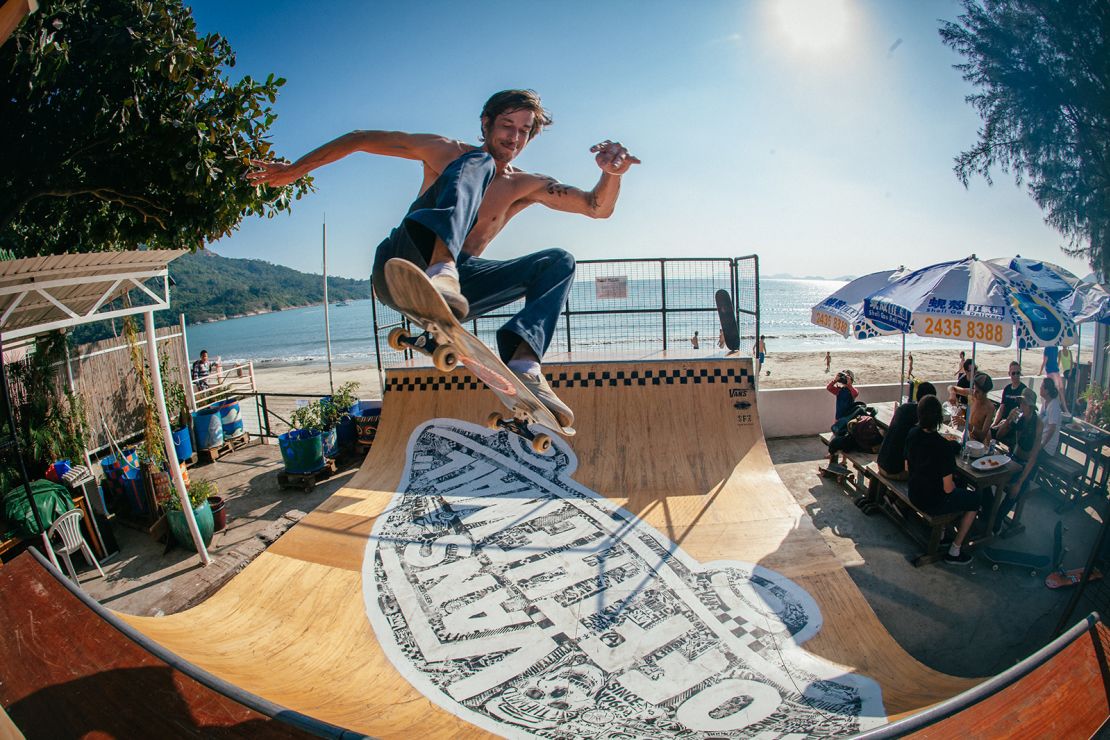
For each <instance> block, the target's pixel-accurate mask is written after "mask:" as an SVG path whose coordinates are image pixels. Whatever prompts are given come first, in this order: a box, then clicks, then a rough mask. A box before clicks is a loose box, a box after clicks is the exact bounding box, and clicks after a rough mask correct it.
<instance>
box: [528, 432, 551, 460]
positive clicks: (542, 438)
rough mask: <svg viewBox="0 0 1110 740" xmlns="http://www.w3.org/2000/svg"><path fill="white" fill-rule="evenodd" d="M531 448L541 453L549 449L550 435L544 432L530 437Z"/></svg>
mask: <svg viewBox="0 0 1110 740" xmlns="http://www.w3.org/2000/svg"><path fill="white" fill-rule="evenodd" d="M532 449H533V450H535V451H536V452H538V453H540V454H541V455H542V454H543V453H545V452H547V451H548V450H550V449H551V437H548V436H547V435H546V434H537V435H536V436H535V437H533V438H532Z"/></svg>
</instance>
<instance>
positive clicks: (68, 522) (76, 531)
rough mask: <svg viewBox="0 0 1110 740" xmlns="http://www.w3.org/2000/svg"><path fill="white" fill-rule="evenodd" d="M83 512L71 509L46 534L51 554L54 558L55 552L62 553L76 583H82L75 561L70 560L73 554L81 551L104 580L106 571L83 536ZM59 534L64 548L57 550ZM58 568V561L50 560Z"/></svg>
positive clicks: (70, 575) (55, 521)
mask: <svg viewBox="0 0 1110 740" xmlns="http://www.w3.org/2000/svg"><path fill="white" fill-rule="evenodd" d="M81 516H82V515H81V510H80V509H70V510H69V511H67V512H66V513H64V514H62V515H61V516H60V517H58V518H57V519H55V520H54V523H53V524H51V525H50V530H49V531H48V532H47V533H46V538H45V539H46V544H47V545H48V546H49V547H50V554H51V556H53V554H54V552H55V550H56V551H57V552H59V553H61V555H62V557H63V558H65V561H66V570H68V571H69V577H70V578H72V579H73V582H74V583H80V581H79V580H78V579H77V571H75V570H74V569H73V560H72V559H71V558H70V555H71V554H72V553H75V552H77V551H78V550H80V551H81V552H82V553H83V554H84V556H85V559H86V560H88V561H89V562H90V563H92V564H93V565H95V566H96V569H97V570H98V571H100V577H101V578H104V571H103V569H101V567H100V563H99V562H97V560H96V558H95V557H94V556H93V554H92V549H90V548H89V545H88V543H86V542H85V538H84V537H82V536H81ZM55 533H57V534H58V535H60V536H61V538H62V546H61V547H58V548H56V547H55V545H54V534H55ZM50 559H51V560H52V561H54V565H55V566H57V564H58V560H57V558H55V557H51V558H50Z"/></svg>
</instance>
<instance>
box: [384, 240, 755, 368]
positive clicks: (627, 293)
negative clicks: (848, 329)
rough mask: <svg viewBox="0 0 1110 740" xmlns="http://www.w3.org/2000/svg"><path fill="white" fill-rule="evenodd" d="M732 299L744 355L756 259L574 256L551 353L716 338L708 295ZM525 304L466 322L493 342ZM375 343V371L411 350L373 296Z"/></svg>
mask: <svg viewBox="0 0 1110 740" xmlns="http://www.w3.org/2000/svg"><path fill="white" fill-rule="evenodd" d="M719 289H724V290H726V291H728V293H729V295H730V296H731V297H732V302H733V306H734V307H735V311H736V320H737V326H738V327H739V329H740V336H741V352H742V353H743V354H749V353H750V352H751V348H752V343H753V341H754V340H755V338H756V337H758V336H759V258H758V257H757V256H756V255H748V256H744V257H733V258H728V257H724V258H707V259H699V258H661V259H633V260H581V261H579V262H578V263H577V272H576V274H575V280H574V285H573V287H572V288H571V292H570V295H569V296H568V298H567V303H566V306H565V307H564V309H563V311H562V313H561V315H560V325H559V331H558V332H557V333H556V336H554V337H553V338H552V343H551V347H550V349H549V354H551V353H568V354H573V353H590V354H605V355H609V356H614V357H620V356H621V355H624V354H628V353H630V352H638V353H643V352H650V351H669V352H674V351H676V350H678V348H679V347H680V346H681V343H686V345H687V346H689V347H690V348H691V349H693V345H692V344H691V339H692V338H693V336H694V334H695V332H697V333H698V336H699V344H700V342H702V341H704V342H705V344H706V346H709V345H715V344H716V342H717V335H718V328H719V320H718V317H717V307H716V303H715V300H714V293H715V292H716V291H717V290H719ZM523 305H524V300H523V299H518V300H516V301H514V302H512V303H510V304H508V305H506V306H504V307H503V308H501V309H499V310H497V311H495V312H492V313H488V314H485V315H483V316H480V317H478V318H476V319H469V320H468V321H467V328H468V329H470V331H471V332H472V333H473V334H474V335H475V336H477V337H478V338H479V339H482V340H483V341H485V342H487V343H489V344H491V345H495V344H496V332H497V329H498V327H500V326H501V324H503V323H504V322H505V321H506V320H507V319H509V318H511V317H512V316H513V315H515V314H516V313H517V312H518V311H519V310H520V309H521V308H522V307H523ZM372 312H373V313H372V315H373V324H374V349H375V353H376V355H377V358H378V371H379V373H381V372H382V370H383V369H384V368H385V367H391V366H394V365H397V364H400V363H401V362H403V361H405V360H408V359H410V358H411V357H412V350H404V351H397V350H394V349H392V348H390V347H389V345H388V343H387V342H386V336H387V335H388V333H389V331H390V330H391V329H393V328H394V327H397V326H404V327H406V328H409V324H408V320H407V319H406V318H405V317H404V316H402V315H401V314H399V313H398V312H397V311H395V310H394V309H392V308H389V307H388V306H385V305H384V304H382V303H381V302H380V301H378V300H377V299H376V297H375V300H374V302H373V304H372Z"/></svg>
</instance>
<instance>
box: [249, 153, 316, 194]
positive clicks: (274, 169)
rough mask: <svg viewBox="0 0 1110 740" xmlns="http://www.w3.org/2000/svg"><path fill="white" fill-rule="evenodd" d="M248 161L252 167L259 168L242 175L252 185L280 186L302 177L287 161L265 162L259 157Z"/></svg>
mask: <svg viewBox="0 0 1110 740" xmlns="http://www.w3.org/2000/svg"><path fill="white" fill-rule="evenodd" d="M250 162H251V166H252V167H258V168H259V169H258V170H256V171H253V172H248V173H247V174H246V175H245V176H244V177H246V179H247V182H249V183H250V184H252V185H270V186H272V187H275V188H280V187H284V186H286V185H288V184H290V183H292V182H296V181H297V180H298V179H300V178H301V177H302V175H301V173H299V172H297V170H296V169H295V168H294V167H293V165H292V164H290V163H288V162H266V161H263V160H261V159H252V160H251V161H250Z"/></svg>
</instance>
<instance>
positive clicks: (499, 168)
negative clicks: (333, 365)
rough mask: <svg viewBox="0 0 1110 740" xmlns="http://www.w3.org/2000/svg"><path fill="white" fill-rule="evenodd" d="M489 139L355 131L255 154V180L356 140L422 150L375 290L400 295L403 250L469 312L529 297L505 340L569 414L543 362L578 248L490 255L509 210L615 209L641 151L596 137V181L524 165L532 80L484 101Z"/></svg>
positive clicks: (308, 167)
mask: <svg viewBox="0 0 1110 740" xmlns="http://www.w3.org/2000/svg"><path fill="white" fill-rule="evenodd" d="M480 122H481V132H482V136H481V141H482V145H481V146H474V145H471V144H466V143H464V142H461V141H456V140H454V139H449V138H446V137H443V136H435V135H431V134H408V133H402V132H397V131H352V132H351V133H349V134H345V135H343V136H340V137H339V138H337V139H335V140H333V141H330V142H328V143H327V144H324V145H323V146H321V147H318V148H317V149H314V150H313V151H311V152H309V153H308V154H306V155H304V156H303V157H301V158H300V159H298V160H297V161H296V162H293V163H292V164H289V163H285V162H262V161H255V162H253V163H252V164H254V166H256V167H258V171H256V172H253V173H251V174H250V175H248V179H249V180H250V181H251V182H254V183H259V184H269V185H273V186H277V187H280V186H283V185H288V184H289V183H291V182H294V181H295V180H297V179H298V178H301V177H303V176H305V175H306V174H308V173H309V172H311V171H312V170H313V169H315V168H317V167H320V166H322V165H325V164H329V163H331V162H334V161H336V160H339V159H342V158H343V157H345V156H347V155H348V154H352V153H354V152H359V151H361V152H368V153H370V154H381V155H385V156H391V157H401V158H403V159H414V160H418V161H419V162H421V164H422V165H423V167H424V180H423V183H422V184H421V188H420V193H421V194H420V195H419V196H418V197H417V199H416V200H415V201H414V202H413V204H412V205H411V206H410V207H409V211H408V213H407V214H406V215H405V217H404V218H403V220H402V221H401V224H400V225H399V226H398V227H397V228H395V229H394V230H393V232H392V233H391V234H390V235H389V236H388V237H387V238H386V239H385V241H383V242H382V243H381V244H380V245H378V249H377V252H376V253H375V255H374V268H373V274H372V276H371V279H372V281H373V285H374V290H375V292H376V293H377V296H378V298H379V299H381V301H382V302H383V303H385V304H386V305H393V302H392V300H391V298H390V295H389V287H388V285H386V282H385V275H384V267H385V263H386V262H388V261H389V260H390V259H391V258H394V257H401V258H403V259H406V260H409V261H410V262H413V263H415V264H416V265H418V266H419V267H421V268H422V269H425V270H426V271H427V273H428V276H429V277H430V278H431V279H432V282H433V284H434V285H435V286H436V289H437V290H438V291H439V292H440V295H442V296H443V298H444V300H445V301H446V303H447V305H448V306H450V307H451V310H452V311H453V312H454V313H455V315H456V316H457V317H459V319H460V320H462V319H463V318H465V317H468V316H469V317H471V318H475V317H477V316H481V315H483V314H486V313H489V312H491V311H494V310H496V309H498V308H501V307H502V306H506V305H508V304H510V303H512V302H513V301H515V300H517V299H519V298H522V297H523V298H524V308H523V309H521V311H520V312H519V313H517V314H516V315H515V316H513V317H512V318H511V319H509V321H508V322H507V323H506V324H505V325H504V326H502V327H501V328H500V329H499V330H498V331H497V349H498V353H499V354H500V356H501V359H502V360H503V361H504V362H505V364H506V365H508V367H509V369H511V370H512V371H513V372H514V373H516V374H517V376H518V377H519V378H520V379H521V381H522V382H523V383H524V384H525V385H526V386H527V387H528V388H529V389H530V390H531V391H532V392H533V393H535V395H536V397H537V398H538V399H539V400H540V401H542V402H543V403H544V405H545V406H547V407H548V408H549V409H550V410H551V412H552V413H553V414H554V415H555V417H556V418H557V419H558V420H559V423H560V424H562V425H564V426H571V425H572V423H573V421H574V414H573V412H571V410H570V408H569V407H567V406H566V404H564V403H563V402H562V401H560V400H559V398H558V397H557V396H556V395H555V393H554V391H552V389H551V386H550V385H548V383H547V380H546V379H545V378H544V376H543V371H542V370H541V368H540V359H541V358H542V357H543V355H544V353H545V352H546V351H547V348H548V346H549V345H550V343H551V339H552V336H553V334H554V331H555V326H556V323H557V321H558V319H559V313H560V312H561V311H562V309H563V305H564V304H565V303H566V297H567V294H568V293H569V292H570V288H571V285H572V283H573V280H574V258H573V257H572V256H571V255H570V254H569V253H567V252H565V251H564V250H562V249H547V250H544V251H541V252H537V253H535V254H531V255H528V256H525V257H519V258H517V259H512V260H505V261H495V260H489V259H485V258H483V257H482V256H481V255H482V253H483V252H484V251H485V249H486V247H487V246H488V245H489V243H490V241H492V240H493V238H494V237H495V236H497V234H498V233H499V232H500V231H501V229H503V228H504V227H505V224H506V223H508V222H509V220H510V219H511V218H512V217H513V216H515V215H516V214H518V213H520V212H521V211H522V210H524V209H525V208H527V207H528V206H530V205H532V204H535V203H538V204H540V205H544V206H547V207H548V208H552V209H554V210H557V211H566V212H568V213H579V214H582V215H586V216H590V217H593V218H608V217H609V216H610V215H612V213H613V209H614V207H615V206H616V203H617V197H618V195H619V194H620V183H621V177H622V176H623V175H624V174H625V173H626V172H628V170H629V168H630V167H631V166H632V165H634V164H639V162H640V160H639V159H637V158H636V157H634V156H632V155H631V154H629V152H628V150H627V149H626V148H625V147H623V146H622V145H621V144H620V143H618V142H613V141H608V140H606V141H603V142H601V143H600V144H596V145H595V146H593V147H591V149H590V151H591V152H593V153H594V154H595V155H596V156H595V161H596V163H597V166H598V167H599V168H600V169H601V176H600V178H599V180H598V182H597V184H596V185H595V186H594V187H593V189H592V190H588V191H587V190H580V189H579V188H576V187H573V186H570V185H564V184H563V183H560V182H559V181H558V180H556V179H555V178H553V177H548V176H546V175H537V174H532V173H528V172H524V171H523V170H519V169H517V168H516V167H514V166H513V165H512V161H513V160H514V159H515V158H516V157H517V156H518V155H519V154H520V153H521V152H522V151H523V150H524V147H525V146H527V145H528V143H529V142H530V141H531V140H532V139H533V138H534V137H535V136H536V135H537V134H538V133H539V132H540V131H541V130H543V128H544V127H545V126H549V125H550V124H551V117H550V115H548V113H547V111H546V110H545V109H544V108H543V105H542V104H541V102H540V98H539V95H537V94H536V93H535V91H533V90H504V91H502V92H499V93H496V94H494V95H493V96H492V97H491V98H490V99H489V100H488V101H486V104H485V106H484V107H483V109H482V113H481V116H480Z"/></svg>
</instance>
